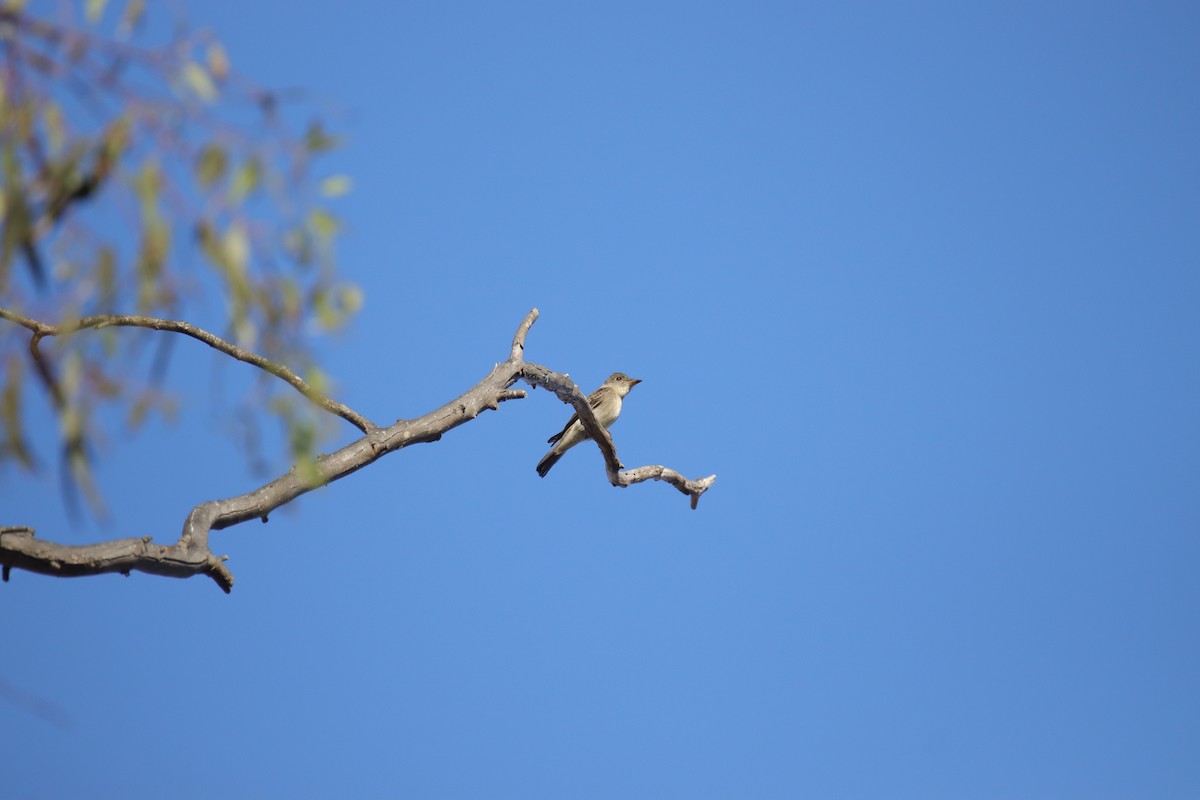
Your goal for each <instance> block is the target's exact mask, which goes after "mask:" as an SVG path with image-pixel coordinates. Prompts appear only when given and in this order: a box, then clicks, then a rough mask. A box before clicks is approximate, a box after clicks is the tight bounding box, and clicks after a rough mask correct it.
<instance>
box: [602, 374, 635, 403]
mask: <svg viewBox="0 0 1200 800" xmlns="http://www.w3.org/2000/svg"><path fill="white" fill-rule="evenodd" d="M641 382H642V379H641V378H631V377H629V376H628V375H626V374H625V373H624V372H614V373H613V374H612V375H609V376H608V380H606V381H605V382H604V385H605V386H611V387H613V388H614V389H616V390H617V392H619V393H620V395H621V397H624V396H625V395H627V394H629V390H630V389H632V388H633V387H634V386H637V385H638V384H639V383H641Z"/></svg>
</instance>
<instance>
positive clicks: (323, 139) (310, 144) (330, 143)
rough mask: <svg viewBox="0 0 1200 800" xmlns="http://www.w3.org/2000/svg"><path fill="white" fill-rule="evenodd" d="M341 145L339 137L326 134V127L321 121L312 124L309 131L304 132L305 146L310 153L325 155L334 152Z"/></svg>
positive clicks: (309, 125)
mask: <svg viewBox="0 0 1200 800" xmlns="http://www.w3.org/2000/svg"><path fill="white" fill-rule="evenodd" d="M340 143H341V142H340V140H339V139H338V137H336V136H331V135H330V134H328V133H326V132H325V126H324V125H322V124H321V121H320V120H313V121H312V122H310V123H309V124H308V130H307V131H305V132H304V146H305V147H307V148H308V152H310V153H325V152H328V151H330V150H333V149H334V148H336V147H337V146H338V145H339V144H340Z"/></svg>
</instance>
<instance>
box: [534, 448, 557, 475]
mask: <svg viewBox="0 0 1200 800" xmlns="http://www.w3.org/2000/svg"><path fill="white" fill-rule="evenodd" d="M560 458H562V453H558V452H555V451H554V450H551V451H550V452H549V453H546V455H544V456H542V460H541V461H539V462H538V465H537V472H538V475H539V476H540V477H542V478H544V477H546V473H547V472H549V471H550V468H551V467H553V466H554V465H555V464H557V463H558V460H559V459H560Z"/></svg>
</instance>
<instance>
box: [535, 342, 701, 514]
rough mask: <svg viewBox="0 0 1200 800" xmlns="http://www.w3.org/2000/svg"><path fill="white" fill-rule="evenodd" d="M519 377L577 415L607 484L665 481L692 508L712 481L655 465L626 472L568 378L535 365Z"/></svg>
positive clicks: (607, 435)
mask: <svg viewBox="0 0 1200 800" xmlns="http://www.w3.org/2000/svg"><path fill="white" fill-rule="evenodd" d="M521 377H522V378H523V379H524V380H525V382H526V383H528V384H529V385H531V386H541V387H542V388H543V389H547V390H549V391H551V392H554V394H556V395H558V398H559V399H560V400H562V401H563V402H564V403H567V404H569V405H570V406H571V407H572V408H574V409H575V413H576V414H578V415H579V421H580V422H581V423H583V428H584V430H586V431H587V432H588V435H589V436H591V437H592V439H594V440H595V441H596V445H597V446H598V447H599V448H600V453H601V455H603V456H604V468H605V471H606V472H607V473H608V482H609V483H611V484H612V485H613V486H617V487H620V488H622V489H624V488H625V487H626V486H632V485H633V484H635V483H641V482H642V481H649V480H655V481H666V482H667V483H669V484H671V485H672V486H674V487H675V488H676V489H678V490H679V491H681V492H683V493H684V494H686V495H688V496H689V497H691V499H692V508H695V507H696V505H697V504H698V503H699V502H700V495H702V494H704V493H705V492H707V491H708V487H710V486H712V485H713V482H714V481H716V479H717V476H716V475H709V476H708V477H707V478H700V479H697V480H694V481H693V480H689V479H687V478H685V477H684V476H683V475H681V474H679V473H678V472H676V471H675V470H673V469H668V468H667V467H663V466H659V465H651V466H646V467H638V468H637V469H631V470H626V469H625V465H624V464H622V463H621V460H620V459H619V458H617V447H616V445H615V444H613V440H612V435H611V434H610V433H609V432H608V429H607V428H605V427H604V426H603V425H601V424H600V422H599V421H598V420H597V419H596V414H595V412H594V411H592V407H591V405H590V404H588V401H587V396H586V395H585V394H584V393H583V391H582V390H580V388H579V387H578V386H576V385H575V383H574V382H573V381H572V380H571V379H570V378H569V377H567V376H566V375H563V374H562V373H558V372H551V371H550V370H548V369H546V368H545V367H543V366H540V365H538V364H525V365H524V367H523V368H522V370H521Z"/></svg>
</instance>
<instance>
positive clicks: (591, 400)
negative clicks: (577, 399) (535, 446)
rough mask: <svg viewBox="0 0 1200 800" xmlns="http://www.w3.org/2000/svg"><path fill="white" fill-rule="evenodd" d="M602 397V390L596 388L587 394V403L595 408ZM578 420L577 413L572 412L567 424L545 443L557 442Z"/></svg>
mask: <svg viewBox="0 0 1200 800" xmlns="http://www.w3.org/2000/svg"><path fill="white" fill-rule="evenodd" d="M602 397H604V394H603V392H601V391H600V390H599V389H597V390H596V391H594V392H592V393H591V394H590V395H588V405H589V406H591V407H592V408H593V409H594V408H596V407H597V406H599V405H600V399H601V398H602ZM578 421H579V415H578V414H572V415H571V418H570V419H569V420H567V424H566V425H564V426H563V429H562V430H561V431H559V432H558V433H556V434H554V435H553V436H551V437H550V438H549V439H547V440H546V444H554V443H555V442H557V441H558V440H559V439H561V438H562V437H563V435H564V434H566V432H567V431H568V430H570V429H571V426H572V425H574V424H575V423H576V422H578Z"/></svg>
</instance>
